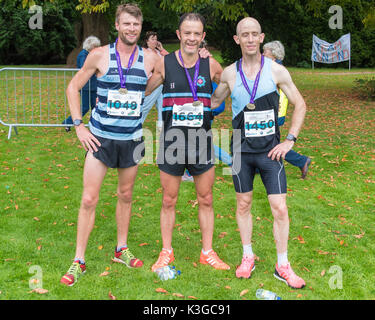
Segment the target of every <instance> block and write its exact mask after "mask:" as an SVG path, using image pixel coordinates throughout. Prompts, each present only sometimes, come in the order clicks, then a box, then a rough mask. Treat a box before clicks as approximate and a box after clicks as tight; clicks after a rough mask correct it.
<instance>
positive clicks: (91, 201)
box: [82, 192, 99, 209]
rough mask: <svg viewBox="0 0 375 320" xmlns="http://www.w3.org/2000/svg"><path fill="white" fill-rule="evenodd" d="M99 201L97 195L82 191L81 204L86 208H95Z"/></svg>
mask: <svg viewBox="0 0 375 320" xmlns="http://www.w3.org/2000/svg"><path fill="white" fill-rule="evenodd" d="M98 201H99V195H96V194H90V193H85V192H84V193H83V195H82V206H83V207H84V208H86V209H89V208H93V207H94V208H95V207H96V205H97V203H98Z"/></svg>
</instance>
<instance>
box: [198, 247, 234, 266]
mask: <svg viewBox="0 0 375 320" xmlns="http://www.w3.org/2000/svg"><path fill="white" fill-rule="evenodd" d="M199 262H200V263H201V264H209V265H210V266H211V267H214V268H215V269H217V270H229V269H230V266H228V265H227V264H226V263H225V262H223V261H222V260H221V259H220V258H219V257H218V255H217V253H216V252H215V251H214V250H210V252H209V253H207V254H204V253H203V252H202V251H201V256H200V259H199Z"/></svg>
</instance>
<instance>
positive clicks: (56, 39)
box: [0, 0, 75, 64]
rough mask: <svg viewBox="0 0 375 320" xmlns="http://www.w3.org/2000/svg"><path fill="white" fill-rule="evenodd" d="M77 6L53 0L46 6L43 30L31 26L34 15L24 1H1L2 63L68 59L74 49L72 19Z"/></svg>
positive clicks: (52, 62)
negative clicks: (22, 3)
mask: <svg viewBox="0 0 375 320" xmlns="http://www.w3.org/2000/svg"><path fill="white" fill-rule="evenodd" d="M73 14H74V9H73V8H71V7H70V8H69V7H58V6H56V5H55V4H53V3H47V4H45V5H44V6H43V29H34V30H32V29H30V28H29V19H30V17H31V16H32V14H29V13H28V8H25V9H22V5H21V1H10V0H6V1H2V2H1V6H0V64H26V63H32V64H54V63H63V62H65V58H66V55H67V54H68V53H69V52H70V51H71V50H72V49H73V48H74V45H75V37H74V30H73V28H72V25H71V23H70V20H71V19H69V18H71V16H72V15H73Z"/></svg>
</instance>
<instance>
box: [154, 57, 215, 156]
mask: <svg viewBox="0 0 375 320" xmlns="http://www.w3.org/2000/svg"><path fill="white" fill-rule="evenodd" d="M164 59H165V60H164V62H165V63H164V65H165V80H164V83H163V113H162V115H163V122H164V134H162V135H161V137H162V138H161V139H160V140H161V142H160V144H161V146H163V145H164V148H165V149H166V148H167V147H168V146H169V145H171V144H172V143H174V142H176V141H178V140H179V139H178V137H183V138H184V139H185V140H184V141H185V143H181V144H179V143H178V145H176V148H177V149H185V150H198V149H199V141H200V140H199V138H198V135H199V132H202V130H203V133H204V136H205V137H207V140H206V141H205V142H207V148H208V149H210V148H211V144H212V137H211V133H210V132H209V133H207V132H208V131H209V130H210V129H211V120H212V112H211V94H212V83H211V76H210V63H209V58H206V59H202V58H201V59H200V66H199V76H198V80H197V91H198V92H197V95H198V99H199V101H201V102H202V104H201V105H200V106H192V103H193V101H194V100H193V94H192V92H191V90H190V86H189V82H188V80H187V77H186V74H185V70H184V68H183V67H182V66H181V65H180V64H179V62H178V60H177V58H176V55H175V52H172V53H170V54H168V55H166V56H165V57H164ZM194 70H195V69H194V67H192V68H189V69H188V72H189V74H190V77H191V79H194ZM173 129H177V130H173ZM176 132H177V135H178V137H177V136H176V134H175V133H176ZM168 133H169V134H168ZM172 137H173V138H172ZM189 137H190V139H189ZM202 147H203V146H202Z"/></svg>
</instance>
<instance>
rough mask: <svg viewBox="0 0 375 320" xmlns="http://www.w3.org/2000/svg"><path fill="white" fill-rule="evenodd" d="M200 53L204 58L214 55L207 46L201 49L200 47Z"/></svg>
mask: <svg viewBox="0 0 375 320" xmlns="http://www.w3.org/2000/svg"><path fill="white" fill-rule="evenodd" d="M198 53H199V56H200V57H201V58H202V59H205V58H208V57H212V54H211V53H210V51H208V50H207V49H206V48H200V49H198Z"/></svg>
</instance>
